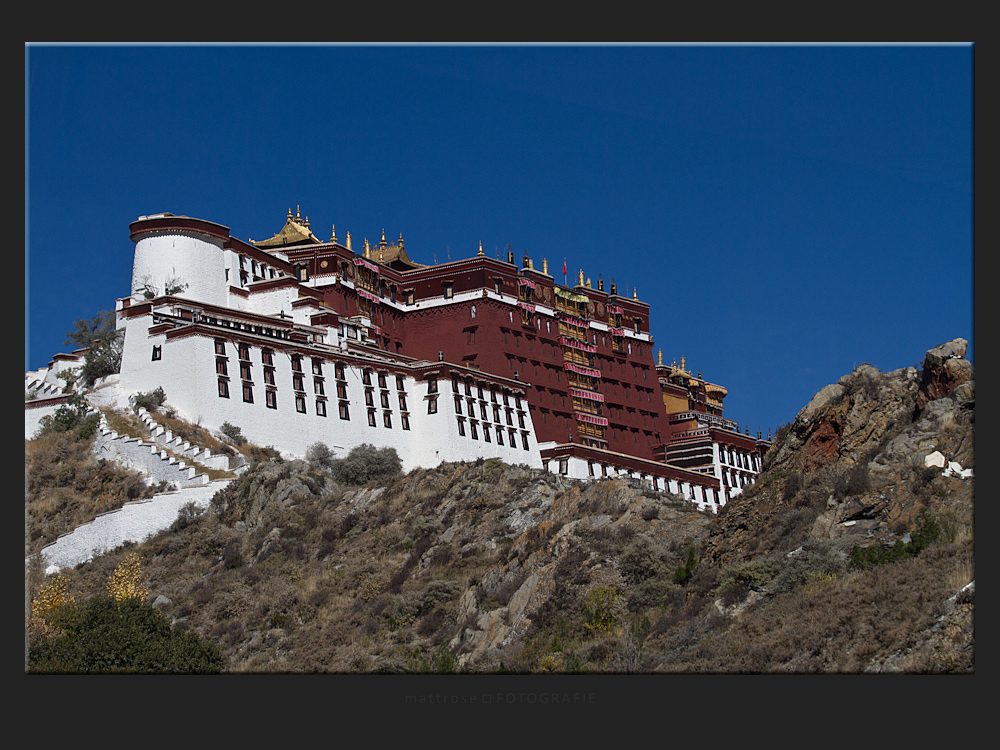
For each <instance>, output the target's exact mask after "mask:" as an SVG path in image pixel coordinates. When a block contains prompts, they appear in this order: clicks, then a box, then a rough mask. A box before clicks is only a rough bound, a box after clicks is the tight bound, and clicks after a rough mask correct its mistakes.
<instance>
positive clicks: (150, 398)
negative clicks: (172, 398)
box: [133, 387, 167, 411]
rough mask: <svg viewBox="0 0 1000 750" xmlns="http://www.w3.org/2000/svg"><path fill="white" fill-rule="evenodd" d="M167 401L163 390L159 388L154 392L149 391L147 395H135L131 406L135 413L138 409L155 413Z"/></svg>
mask: <svg viewBox="0 0 1000 750" xmlns="http://www.w3.org/2000/svg"><path fill="white" fill-rule="evenodd" d="M166 400H167V394H166V393H164V392H163V388H162V387H159V388H157V389H156V390H155V391H149V392H148V393H137V394H135V398H134V400H133V405H134V406H135V409H136V411H138V410H139V409H145V410H146V411H156V410H157V409H159V408H160V407H161V406H163V402H164V401H166Z"/></svg>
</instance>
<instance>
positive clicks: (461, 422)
mask: <svg viewBox="0 0 1000 750" xmlns="http://www.w3.org/2000/svg"><path fill="white" fill-rule="evenodd" d="M458 434H459V435H461V436H462V437H465V420H464V419H459V420H458Z"/></svg>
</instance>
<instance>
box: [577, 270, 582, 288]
mask: <svg viewBox="0 0 1000 750" xmlns="http://www.w3.org/2000/svg"><path fill="white" fill-rule="evenodd" d="M578 286H583V269H582V268H581V269H580V283H579V284H578Z"/></svg>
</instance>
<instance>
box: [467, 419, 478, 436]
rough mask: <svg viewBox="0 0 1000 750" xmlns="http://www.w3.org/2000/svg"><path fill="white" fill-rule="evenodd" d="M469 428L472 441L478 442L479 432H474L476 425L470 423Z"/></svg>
mask: <svg viewBox="0 0 1000 750" xmlns="http://www.w3.org/2000/svg"><path fill="white" fill-rule="evenodd" d="M469 426H470V427H471V428H472V439H473V440H479V432H478V431H477V430H476V423H475V422H470V423H469Z"/></svg>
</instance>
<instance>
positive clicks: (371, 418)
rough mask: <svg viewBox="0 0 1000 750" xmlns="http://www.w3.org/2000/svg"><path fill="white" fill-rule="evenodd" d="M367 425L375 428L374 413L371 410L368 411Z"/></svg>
mask: <svg viewBox="0 0 1000 750" xmlns="http://www.w3.org/2000/svg"><path fill="white" fill-rule="evenodd" d="M368 424H369V425H370V426H371V427H374V426H375V411H374V410H373V409H369V410H368Z"/></svg>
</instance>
